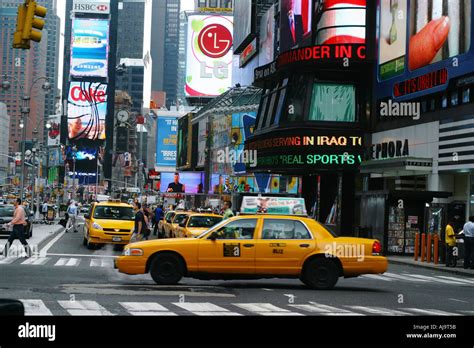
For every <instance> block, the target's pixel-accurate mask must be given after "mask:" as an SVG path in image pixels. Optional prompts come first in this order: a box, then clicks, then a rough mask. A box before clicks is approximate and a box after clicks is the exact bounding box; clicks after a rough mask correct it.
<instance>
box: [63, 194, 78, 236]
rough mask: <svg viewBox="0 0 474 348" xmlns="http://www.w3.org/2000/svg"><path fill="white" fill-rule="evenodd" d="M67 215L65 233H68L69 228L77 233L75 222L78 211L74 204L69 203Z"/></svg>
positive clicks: (72, 202)
mask: <svg viewBox="0 0 474 348" xmlns="http://www.w3.org/2000/svg"><path fill="white" fill-rule="evenodd" d="M67 213H68V215H69V219H68V221H67V225H66V233H67V232H69V231H70V230H71V228H74V232H77V226H76V221H77V215H78V209H77V206H76V202H74V201H71V204H70V205H69V207H68V208H67Z"/></svg>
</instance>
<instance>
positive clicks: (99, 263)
mask: <svg viewBox="0 0 474 348" xmlns="http://www.w3.org/2000/svg"><path fill="white" fill-rule="evenodd" d="M113 266H114V261H113V260H106V259H92V260H91V262H90V267H109V268H113Z"/></svg>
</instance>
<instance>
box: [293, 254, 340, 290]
mask: <svg viewBox="0 0 474 348" xmlns="http://www.w3.org/2000/svg"><path fill="white" fill-rule="evenodd" d="M337 279H338V269H337V266H336V264H335V263H334V262H333V261H331V260H327V259H314V260H311V261H309V263H308V264H307V265H306V266H305V268H304V270H303V274H302V276H301V281H302V282H303V283H304V284H306V285H307V286H309V287H310V288H312V289H317V290H329V289H332V288H333V287H334V285H336V283H337Z"/></svg>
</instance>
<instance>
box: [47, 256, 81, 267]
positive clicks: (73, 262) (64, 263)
mask: <svg viewBox="0 0 474 348" xmlns="http://www.w3.org/2000/svg"><path fill="white" fill-rule="evenodd" d="M80 262H81V260H79V259H75V258H64V257H63V258H60V259H59V260H58V262H56V263H55V264H54V265H55V266H61V267H74V266H78V265H79V263H80Z"/></svg>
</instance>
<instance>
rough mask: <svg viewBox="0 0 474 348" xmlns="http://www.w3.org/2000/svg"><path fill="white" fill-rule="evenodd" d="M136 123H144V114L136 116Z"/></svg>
mask: <svg viewBox="0 0 474 348" xmlns="http://www.w3.org/2000/svg"><path fill="white" fill-rule="evenodd" d="M137 124H145V116H143V115H138V116H137Z"/></svg>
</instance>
